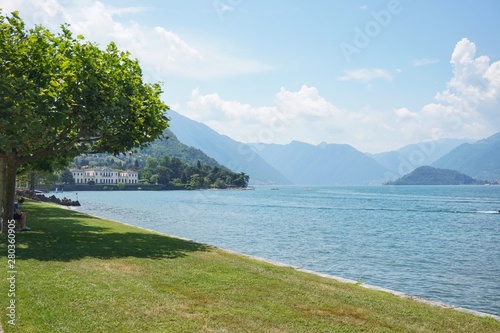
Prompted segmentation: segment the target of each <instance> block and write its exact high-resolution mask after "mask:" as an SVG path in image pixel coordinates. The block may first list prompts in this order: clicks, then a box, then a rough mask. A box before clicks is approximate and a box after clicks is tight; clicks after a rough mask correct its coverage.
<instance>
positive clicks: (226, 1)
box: [0, 0, 500, 153]
mask: <svg viewBox="0 0 500 333" xmlns="http://www.w3.org/2000/svg"><path fill="white" fill-rule="evenodd" d="M0 8H3V10H4V12H10V11H12V10H19V11H20V13H21V16H22V17H23V18H24V19H25V21H26V22H28V23H29V24H43V25H45V26H47V27H49V28H51V29H53V30H54V31H57V30H58V25H59V24H60V23H63V22H67V23H70V24H71V29H72V30H73V31H74V32H75V33H79V34H83V35H84V36H85V38H86V39H87V40H90V41H94V42H97V43H99V44H101V45H106V44H107V43H109V42H110V41H115V42H116V43H117V44H118V46H119V47H120V48H121V49H124V50H125V49H126V50H129V51H131V52H132V55H133V56H134V57H137V58H138V59H139V60H140V62H141V66H142V68H143V70H144V76H145V79H146V80H148V81H161V82H163V89H164V91H165V93H164V100H165V102H166V103H167V104H168V105H170V107H171V108H172V109H173V110H176V111H178V112H180V113H182V114H184V115H185V116H187V117H189V118H192V119H194V120H197V121H200V122H203V123H205V124H207V125H208V126H210V127H212V128H213V129H215V130H216V131H218V132H219V133H221V134H226V135H228V136H230V137H232V138H233V139H235V140H238V141H242V142H266V143H270V142H272V143H289V142H290V141H292V140H298V141H303V142H308V143H312V144H319V143H321V142H328V143H347V144H350V145H352V146H353V147H355V148H357V149H359V150H361V151H365V152H372V153H376V152H381V151H389V150H393V149H398V148H400V147H402V146H403V145H406V144H410V143H417V142H421V141H429V140H437V139H442V138H473V139H481V138H484V137H487V136H489V135H491V134H494V133H496V132H499V131H500V34H499V32H500V20H499V19H498V17H499V15H500V2H498V1H494V0H479V1H470V0H462V1H460V2H459V1H453V2H452V1H443V0H435V1H431V0H388V1H387V0H383V1H357V0H354V1H336V0H331V1H326V0H325V1H305V0H303V1H299V0H289V1H262V0H197V1H195V0H182V1H180V0H179V1H172V0H170V1H169V0H142V1H140V2H139V1H130V0H120V1H118V0H102V1H92V0H79V1H77V0H0Z"/></svg>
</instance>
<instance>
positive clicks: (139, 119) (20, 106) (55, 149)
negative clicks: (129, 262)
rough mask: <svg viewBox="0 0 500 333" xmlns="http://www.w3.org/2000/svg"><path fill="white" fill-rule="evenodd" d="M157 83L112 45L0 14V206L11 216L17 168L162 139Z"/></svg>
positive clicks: (163, 125) (161, 108) (163, 108)
mask: <svg viewBox="0 0 500 333" xmlns="http://www.w3.org/2000/svg"><path fill="white" fill-rule="evenodd" d="M161 93H162V91H161V88H160V85H159V84H147V83H144V82H143V80H142V72H141V68H140V66H139V63H138V61H137V60H135V59H131V58H130V54H129V53H128V52H122V51H120V50H118V49H117V47H116V45H115V44H114V43H111V44H109V45H108V46H107V47H106V48H105V49H102V48H100V47H99V46H98V45H96V44H94V43H90V42H87V41H85V40H84V38H83V37H82V36H78V37H74V36H73V35H72V33H71V32H70V30H69V27H68V26H67V25H63V26H62V27H61V31H60V32H59V33H57V34H54V33H52V32H51V31H49V30H48V29H46V28H44V27H43V26H40V25H38V26H36V27H34V28H30V29H28V28H26V26H25V24H24V22H23V20H22V19H21V18H20V16H19V14H18V13H17V12H13V13H12V14H11V15H3V14H2V12H1V11H0V204H1V206H0V207H2V209H1V218H2V223H3V225H4V228H3V230H4V232H5V231H6V228H5V226H6V223H7V221H8V219H9V218H10V216H12V215H11V214H12V202H13V200H14V195H15V193H14V191H15V176H16V171H17V170H18V168H19V167H21V166H23V165H26V164H32V163H34V162H36V161H41V160H44V159H51V158H55V157H60V156H63V157H74V156H77V155H79V154H81V153H97V152H109V153H113V154H118V153H121V152H126V151H129V150H131V149H133V148H136V147H139V148H140V147H143V146H144V145H145V144H147V143H148V142H151V141H153V140H155V139H156V138H159V137H161V136H162V133H163V130H165V129H166V128H167V127H168V118H167V117H166V115H165V112H166V111H167V110H168V106H167V105H165V103H163V102H162V101H161V98H160V95H161Z"/></svg>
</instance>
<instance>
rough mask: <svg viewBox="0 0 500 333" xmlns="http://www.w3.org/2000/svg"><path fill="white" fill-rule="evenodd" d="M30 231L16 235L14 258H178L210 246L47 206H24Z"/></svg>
mask: <svg viewBox="0 0 500 333" xmlns="http://www.w3.org/2000/svg"><path fill="white" fill-rule="evenodd" d="M26 206H27V207H26V210H31V209H32V208H34V211H33V212H32V213H30V214H29V215H28V216H29V217H28V225H29V226H30V227H32V228H33V230H32V231H28V232H18V233H17V234H16V258H18V259H36V260H41V261H72V260H78V259H82V258H86V257H94V258H100V259H111V258H123V257H137V258H151V259H159V258H171V259H173V258H179V257H183V256H185V255H186V254H187V253H189V252H194V251H208V250H210V246H207V245H203V244H199V243H194V242H190V241H187V240H182V239H178V238H174V237H169V236H165V235H160V234H155V233H151V232H147V231H143V230H141V229H137V228H133V227H129V226H125V225H123V226H122V225H120V224H115V223H109V222H106V221H102V220H98V219H95V218H93V217H89V216H88V215H85V214H81V213H78V212H75V211H71V210H66V209H61V208H59V207H57V206H51V205H36V206H32V205H26Z"/></svg>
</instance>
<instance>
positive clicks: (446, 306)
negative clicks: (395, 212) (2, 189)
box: [0, 205, 500, 333]
mask: <svg viewBox="0 0 500 333" xmlns="http://www.w3.org/2000/svg"><path fill="white" fill-rule="evenodd" d="M58 206H59V207H63V208H66V209H70V210H75V211H77V209H76V208H75V207H64V206H60V205H58ZM79 213H82V214H86V215H89V216H92V217H95V218H99V219H102V220H107V221H111V222H115V223H120V224H122V225H126V226H129V227H133V228H137V229H141V230H145V231H148V232H152V233H155V234H159V235H163V236H168V237H173V238H177V239H180V240H184V241H188V242H192V243H196V244H201V245H207V246H210V247H213V248H216V249H218V250H221V251H224V252H227V253H231V254H234V255H238V256H242V257H246V258H250V259H253V260H257V261H260V262H265V263H269V264H272V265H275V266H279V267H288V268H292V269H294V270H296V271H299V272H303V273H307V274H312V275H316V276H320V277H323V278H327V279H331V280H335V281H338V282H342V283H349V284H356V285H359V286H361V287H363V288H365V289H370V290H375V291H382V292H386V293H389V294H392V295H394V296H397V297H400V298H404V299H408V300H412V301H415V302H418V303H423V304H427V305H430V306H433V307H437V308H444V309H452V310H455V311H459V312H464V313H468V314H472V315H475V316H477V317H482V318H492V319H494V320H497V321H499V322H500V316H499V315H495V314H491V313H486V312H481V311H476V310H472V309H467V308H464V307H460V306H457V305H453V304H449V303H444V302H440V301H434V300H430V299H427V298H424V297H420V296H415V295H410V294H406V293H403V292H400V291H396V290H392V289H387V288H383V287H379V286H374V285H370V284H366V283H359V282H357V281H354V280H351V279H346V278H343V277H340V276H336V275H331V274H325V273H320V272H316V271H312V270H308V269H304V268H300V267H297V266H293V265H290V264H286V263H282V262H279V261H274V260H271V259H266V258H262V257H258V256H253V255H249V254H245V253H241V252H236V251H232V250H228V249H224V248H220V247H218V246H214V245H211V244H204V243H200V242H197V241H195V240H192V239H189V238H185V237H181V236H177V235H171V234H167V233H164V232H160V231H156V230H152V229H148V228H144V227H140V226H136V225H133V224H130V223H126V222H122V221H118V220H112V219H109V218H105V217H102V216H98V215H94V214H89V213H84V212H79ZM0 333H2V332H1V331H0Z"/></svg>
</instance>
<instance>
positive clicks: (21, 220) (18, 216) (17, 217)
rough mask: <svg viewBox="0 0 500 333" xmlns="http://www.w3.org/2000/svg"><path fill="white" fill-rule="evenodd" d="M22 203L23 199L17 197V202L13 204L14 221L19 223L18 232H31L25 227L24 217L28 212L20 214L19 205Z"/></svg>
mask: <svg viewBox="0 0 500 333" xmlns="http://www.w3.org/2000/svg"><path fill="white" fill-rule="evenodd" d="M23 202H24V198H23V197H19V198H18V199H17V202H14V220H16V221H17V222H18V223H19V229H18V230H20V231H28V230H31V228H29V227H28V226H27V225H26V215H27V214H28V212H22V211H21V208H20V205H21V204H22V203H23Z"/></svg>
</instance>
